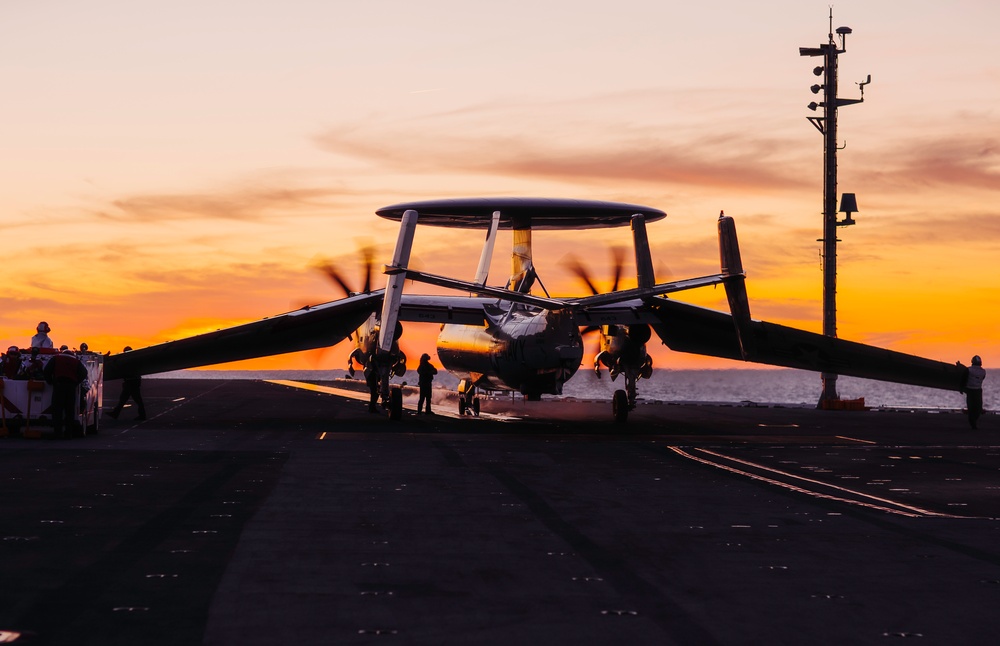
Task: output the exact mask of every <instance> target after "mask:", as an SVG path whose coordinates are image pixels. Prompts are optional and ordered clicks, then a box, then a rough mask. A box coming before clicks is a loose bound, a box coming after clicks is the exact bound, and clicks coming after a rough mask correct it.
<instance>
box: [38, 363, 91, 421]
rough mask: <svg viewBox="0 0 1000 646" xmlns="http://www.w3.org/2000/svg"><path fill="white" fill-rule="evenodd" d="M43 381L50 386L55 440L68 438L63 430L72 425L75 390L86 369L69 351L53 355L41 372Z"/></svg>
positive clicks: (85, 374)
mask: <svg viewBox="0 0 1000 646" xmlns="http://www.w3.org/2000/svg"><path fill="white" fill-rule="evenodd" d="M42 372H43V374H44V375H45V381H47V382H48V383H50V384H52V428H53V430H54V431H55V433H54V436H55V437H56V439H60V438H64V437H69V435H70V432H71V431H72V428H70V429H69V431H70V432H66V433H64V432H63V428H64V427H66V426H70V427H71V425H72V423H73V412H74V407H75V405H76V400H77V392H78V391H77V389H78V388H79V387H80V383H81V382H83V380H84V379H86V378H87V369H86V368H85V367H84V366H83V363H81V361H80V360H79V359H77V358H76V356H74V355H73V353H72V352H70V351H69V350H64V351H62V352H60V353H59V354H57V355H55V356H54V357H52V358H51V359H49V362H48V363H46V364H45V368H44V370H43V371H42Z"/></svg>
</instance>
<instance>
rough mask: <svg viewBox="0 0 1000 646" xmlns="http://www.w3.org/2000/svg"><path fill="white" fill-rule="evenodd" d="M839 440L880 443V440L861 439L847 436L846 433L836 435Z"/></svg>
mask: <svg viewBox="0 0 1000 646" xmlns="http://www.w3.org/2000/svg"><path fill="white" fill-rule="evenodd" d="M834 437H835V438H837V439H838V440H850V441H851V442H861V443H863V444H878V442H873V441H871V440H859V439H858V438H856V437H847V436H846V435H834Z"/></svg>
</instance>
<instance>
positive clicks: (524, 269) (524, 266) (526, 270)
mask: <svg viewBox="0 0 1000 646" xmlns="http://www.w3.org/2000/svg"><path fill="white" fill-rule="evenodd" d="M513 233H514V248H513V251H512V252H511V256H510V280H509V281H508V282H507V289H509V290H512V291H517V292H522V293H528V291H529V290H530V289H531V284H532V283H534V276H535V271H534V269H535V268H534V265H533V264H532V262H531V227H527V228H524V229H514V230H513Z"/></svg>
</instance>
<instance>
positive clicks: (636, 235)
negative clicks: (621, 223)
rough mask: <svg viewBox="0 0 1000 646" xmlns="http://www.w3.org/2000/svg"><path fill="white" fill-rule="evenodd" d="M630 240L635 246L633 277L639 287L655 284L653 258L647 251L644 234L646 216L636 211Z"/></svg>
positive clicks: (646, 239)
mask: <svg viewBox="0 0 1000 646" xmlns="http://www.w3.org/2000/svg"><path fill="white" fill-rule="evenodd" d="M632 242H633V244H634V246H635V277H636V280H637V281H638V282H639V287H652V286H653V285H655V284H656V276H655V275H654V274H653V258H652V257H651V256H650V253H649V238H648V237H647V236H646V216H644V215H643V214H642V213H636V214H635V215H633V216H632Z"/></svg>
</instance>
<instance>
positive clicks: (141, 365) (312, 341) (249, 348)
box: [104, 290, 383, 379]
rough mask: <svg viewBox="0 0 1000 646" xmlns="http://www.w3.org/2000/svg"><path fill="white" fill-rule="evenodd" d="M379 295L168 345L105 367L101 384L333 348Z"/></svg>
mask: <svg viewBox="0 0 1000 646" xmlns="http://www.w3.org/2000/svg"><path fill="white" fill-rule="evenodd" d="M382 294H383V290H378V291H375V292H372V293H370V294H359V295H356V296H351V297H349V298H344V299H341V300H339V301H333V302H330V303H324V304H322V305H315V306H312V307H304V308H302V309H300V310H295V311H294V312H288V313H286V314H280V315H278V316H274V317H271V318H266V319H263V320H261V321H255V322H253V323H246V324H245V325H237V326H236V327H231V328H226V329H223V330H216V331H215V332H208V333H207V334H199V335H197V336H192V337H189V338H186V339H180V340H177V341H168V342H167V343H161V344H159V345H153V346H149V347H148V348H140V349H138V350H134V351H132V352H124V353H122V354H114V355H111V356H109V357H108V358H107V359H106V360H105V362H104V378H105V379H120V378H122V377H126V376H135V375H148V374H153V373H157V372H167V371H169V370H183V369H185V368H197V367H199V366H209V365H213V364H217V363H228V362H230V361H242V360H243V359H256V358H258V357H266V356H270V355H273V354H284V353H286V352H298V351H301V350H313V349H315V348H322V347H328V346H331V345H335V344H337V343H339V342H340V341H342V340H344V339H345V338H347V336H348V335H349V334H350V333H351V332H353V331H354V330H356V329H357V328H358V326H360V325H361V324H362V323H363V322H364V321H365V319H367V318H368V317H369V316H370V315H371V313H372V312H374V311H375V310H376V309H377V308H378V307H380V306H381V304H382Z"/></svg>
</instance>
